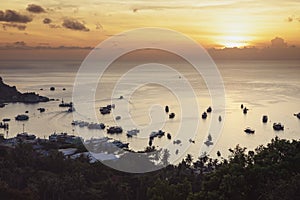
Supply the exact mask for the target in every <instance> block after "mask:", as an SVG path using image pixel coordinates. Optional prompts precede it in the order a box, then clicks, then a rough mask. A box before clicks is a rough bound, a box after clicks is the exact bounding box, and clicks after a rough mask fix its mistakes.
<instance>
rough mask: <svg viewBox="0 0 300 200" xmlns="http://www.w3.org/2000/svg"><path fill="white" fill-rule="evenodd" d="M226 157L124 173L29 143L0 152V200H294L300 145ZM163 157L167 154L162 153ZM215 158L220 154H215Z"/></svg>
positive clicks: (277, 144) (276, 142)
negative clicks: (40, 150)
mask: <svg viewBox="0 0 300 200" xmlns="http://www.w3.org/2000/svg"><path fill="white" fill-rule="evenodd" d="M230 151H231V155H230V156H229V158H228V160H226V159H221V160H217V159H212V158H209V157H208V156H202V157H200V158H198V159H196V160H194V158H193V157H192V156H191V155H188V156H187V157H186V158H185V159H184V160H182V162H181V163H179V164H178V165H176V166H174V165H168V166H167V167H166V168H163V169H161V170H159V171H156V172H151V173H146V174H127V173H122V172H119V171H115V170H113V169H110V168H108V167H106V166H105V165H103V164H102V163H100V162H98V163H94V164H90V163H89V162H88V160H87V159H86V158H83V157H81V158H78V159H76V160H72V159H66V158H64V157H63V155H62V154H61V153H59V152H58V151H57V150H53V151H50V153H49V155H48V156H43V155H41V154H39V153H38V152H36V151H34V150H33V148H32V146H31V145H28V144H22V145H20V146H18V147H16V148H15V149H9V148H4V147H1V148H0V199H43V200H48V199H49V200H54V199H67V200H68V199H114V200H115V199H124V200H125V199H149V200H159V199H172V200H176V199H178V200H182V199H189V200H195V199H204V200H210V199H241V200H243V199H245V200H246V199H269V200H274V199H298V198H299V197H300V171H299V170H300V142H299V141H295V140H294V141H287V140H280V139H278V138H275V139H273V140H272V141H271V143H269V144H268V145H267V146H266V147H264V146H260V147H258V148H257V149H256V150H255V151H248V152H247V151H246V149H245V148H241V147H239V146H237V147H235V148H234V149H230ZM166 153H167V152H166ZM218 156H219V155H218Z"/></svg>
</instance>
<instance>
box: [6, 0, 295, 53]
mask: <svg viewBox="0 0 300 200" xmlns="http://www.w3.org/2000/svg"><path fill="white" fill-rule="evenodd" d="M30 4H33V6H32V5H31V7H30V6H29V5H30ZM7 10H12V11H14V12H16V13H17V14H18V15H21V18H16V19H13V18H10V17H9V14H10V13H7ZM22 16H23V17H24V16H27V17H29V18H30V19H31V21H29V20H27V21H26V20H23V21H22ZM0 24H1V29H0V45H1V46H2V47H3V46H5V45H6V46H9V45H24V44H25V45H28V46H49V47H58V46H76V47H77V46H78V47H86V46H91V47H94V46H96V45H97V44H98V43H99V42H101V41H102V40H103V39H105V38H107V37H109V36H110V35H114V34H117V33H120V32H123V31H127V30H130V29H134V28H143V27H162V28H168V29H173V30H176V31H179V32H181V33H183V34H186V35H188V36H190V37H191V38H193V39H194V40H196V41H198V42H199V43H200V44H202V45H203V46H204V47H207V48H212V47H214V48H224V47H244V46H256V47H265V46H266V45H268V44H269V42H270V40H271V39H273V38H275V37H276V36H279V37H282V38H284V39H285V41H287V43H288V44H290V45H298V46H299V45H300V38H299V35H300V1H298V0H286V1H282V0H268V1H260V0H251V1H239V0H228V1H223V0H222V1H221V0H209V1H208V0H207V1H196V0H185V1H184V0H174V1H172V2H170V1H164V0H160V1H156V0H155V1H148V0H147V1H146V0H138V1H137V0H128V1H121V0H106V1H104V0H87V1H86V0H76V1H75V0H69V1H66V0H48V1H20V0H10V1H3V2H2V3H1V8H0ZM16 42H19V43H16ZM22 42H23V43H22Z"/></svg>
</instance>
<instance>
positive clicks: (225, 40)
mask: <svg viewBox="0 0 300 200" xmlns="http://www.w3.org/2000/svg"><path fill="white" fill-rule="evenodd" d="M248 41H249V38H248V37H245V36H223V37H222V38H220V40H219V41H218V43H219V44H220V46H223V48H234V47H237V48H241V47H245V46H249V45H250V44H249V42H248Z"/></svg>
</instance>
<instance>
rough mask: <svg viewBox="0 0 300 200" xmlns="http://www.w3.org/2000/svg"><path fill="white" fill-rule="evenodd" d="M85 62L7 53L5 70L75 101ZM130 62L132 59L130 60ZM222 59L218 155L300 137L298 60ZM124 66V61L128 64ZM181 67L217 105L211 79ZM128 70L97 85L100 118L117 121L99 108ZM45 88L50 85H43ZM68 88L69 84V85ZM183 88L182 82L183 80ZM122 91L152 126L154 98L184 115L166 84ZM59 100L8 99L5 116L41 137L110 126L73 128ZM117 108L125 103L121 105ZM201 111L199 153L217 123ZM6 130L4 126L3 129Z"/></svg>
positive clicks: (0, 71) (135, 144) (13, 79)
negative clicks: (277, 127) (276, 126)
mask: <svg viewBox="0 0 300 200" xmlns="http://www.w3.org/2000/svg"><path fill="white" fill-rule="evenodd" d="M80 64H81V63H80V62H77V61H64V62H62V61H0V75H1V76H2V77H3V79H4V81H5V82H6V83H7V84H9V85H16V86H17V88H18V89H19V90H20V91H22V92H27V91H34V92H37V93H39V94H40V95H45V96H48V97H50V98H55V99H64V101H67V102H68V101H71V99H72V90H73V83H74V80H75V76H76V73H77V70H78V68H79V66H80ZM127 65H132V64H130V63H129V64H128V63H127ZM175 65H176V64H175ZM217 66H218V68H219V70H220V73H221V75H222V78H223V81H224V85H225V89H226V110H225V112H226V117H224V118H223V120H225V121H224V127H223V129H222V132H221V136H220V138H219V140H218V141H214V139H215V138H213V141H214V142H215V143H216V145H215V147H214V149H213V150H212V152H211V155H215V154H216V151H218V150H219V151H220V152H221V153H222V154H223V155H227V154H228V149H229V148H232V147H234V146H236V145H237V144H239V145H241V146H244V147H247V148H248V149H253V148H255V147H257V146H258V145H264V144H266V143H268V142H270V140H271V139H272V138H274V137H275V136H279V137H280V138H287V139H299V138H300V131H299V130H300V120H299V119H297V118H296V117H295V116H293V114H294V113H298V112H300V104H299V100H300V62H299V61H219V62H218V63H217ZM119 67H120V68H119V69H121V67H122V66H119ZM180 67H181V69H182V70H183V71H184V76H185V77H186V78H187V79H188V80H189V81H191V84H192V86H193V88H194V89H195V91H196V96H197V102H198V105H199V107H200V110H201V112H203V111H204V110H205V109H206V108H207V107H208V106H210V105H211V99H210V96H209V92H208V91H207V88H206V85H205V83H204V81H203V80H202V79H201V77H199V75H198V74H195V72H194V71H191V70H189V69H185V66H180ZM122 73H123V71H122V70H118V68H115V69H112V70H110V71H108V72H107V74H106V76H105V78H104V79H103V80H101V83H100V84H99V85H98V88H97V94H96V100H95V101H91V102H90V103H95V104H96V108H97V113H98V114H97V117H98V119H99V121H100V122H103V123H105V124H108V125H110V126H112V125H115V124H117V123H118V122H117V121H115V120H114V117H113V116H112V115H105V116H101V115H100V114H99V111H98V108H99V107H100V106H105V105H107V104H109V103H110V102H111V101H110V100H111V95H110V94H111V93H110V91H111V90H112V88H113V86H114V84H115V83H116V81H117V80H118V78H119V77H120V75H121V74H122ZM157 73H159V72H157V71H153V70H152V69H151V68H149V69H147V72H141V73H139V74H138V75H137V77H136V78H138V79H143V77H145V76H149V74H150V75H151V74H153V76H154V77H155V74H157ZM177 79H178V77H170V81H171V82H172V81H174V84H175V86H176V84H177V82H176V81H175V80H177ZM51 86H54V87H55V88H56V90H55V91H50V90H49V88H50V87H51ZM41 88H43V90H40V89H41ZM63 88H66V90H65V91H64V90H62V89H63ZM178 88H179V89H180V85H178ZM0 95H1V94H0ZM123 95H124V100H126V101H128V102H129V108H130V114H131V117H132V118H133V120H134V121H135V123H136V125H137V126H147V124H148V123H150V122H151V117H150V115H149V112H150V113H151V108H152V106H153V105H161V108H160V109H161V110H162V109H163V107H164V106H165V105H169V106H170V108H171V109H172V111H173V112H175V113H176V116H180V112H181V108H180V104H179V102H178V101H177V100H176V98H175V97H174V94H172V93H171V92H170V91H168V90H167V89H166V88H164V87H162V86H159V85H155V84H148V85H144V86H141V87H140V88H138V90H136V91H135V93H134V94H133V95H132V96H131V97H128V94H126V91H124V94H123ZM87 103H89V102H87ZM241 103H243V104H244V105H245V106H247V107H248V108H249V109H250V110H249V112H248V114H247V115H244V114H243V112H242V110H241V108H240V104H241ZM58 104H59V102H57V101H53V102H48V103H40V104H33V105H26V104H22V103H15V104H8V105H7V106H6V107H5V108H1V109H0V119H2V118H11V119H12V121H11V122H10V129H9V132H8V137H12V136H15V135H16V134H17V133H20V132H22V128H23V124H25V131H26V132H29V133H33V134H35V135H37V136H38V137H41V138H44V137H48V136H49V135H50V134H52V133H53V132H67V133H70V134H72V133H73V134H75V135H80V136H81V137H83V138H85V139H88V138H91V137H97V136H98V135H101V134H105V132H103V131H102V132H101V131H100V130H93V131H91V130H88V129H87V128H82V129H80V132H78V131H77V130H74V127H72V126H71V122H72V120H73V115H72V114H71V113H67V112H66V111H65V109H63V108H59V107H58ZM75 106H76V105H75ZM39 107H44V108H46V112H45V113H39V111H38V110H37V108H39ZM116 109H118V107H117V106H116ZM149 109H150V111H149ZM25 111H29V114H28V115H29V116H30V120H29V121H27V122H17V121H15V120H14V117H15V116H16V115H18V114H22V113H24V112H25ZM201 112H200V113H199V120H200V126H199V128H198V130H197V132H198V133H199V134H198V135H197V137H196V138H195V144H191V146H190V148H189V150H188V152H187V153H191V154H192V155H193V156H194V157H198V156H199V146H200V145H202V144H203V139H204V138H205V137H206V136H207V134H208V133H207V131H208V127H209V125H210V116H208V118H207V120H202V119H201ZM213 112H218V111H213ZM264 114H266V115H268V116H269V122H268V123H266V124H263V123H262V122H261V117H262V115H264ZM121 120H126V119H121ZM87 121H88V119H87ZM273 122H281V123H282V124H284V126H285V130H284V131H280V132H276V131H274V130H273V128H272V124H273ZM180 123H181V122H180V120H179V117H176V118H175V119H174V120H166V122H165V124H164V126H163V129H164V130H166V131H167V132H170V133H174V132H176V130H178V128H179V126H180ZM246 127H251V128H253V129H255V134H253V135H248V134H246V133H244V131H243V130H244V129H245V128H246ZM153 131H154V130H153ZM1 132H3V130H0V133H1ZM100 132H101V134H100ZM147 134H148V135H149V134H150V133H141V135H147ZM114 137H115V138H118V139H120V140H122V141H124V142H129V143H130V147H131V148H133V149H135V150H142V149H144V148H145V147H146V146H147V144H148V140H147V139H146V138H143V137H138V138H129V139H128V138H127V137H126V134H122V135H120V136H114ZM168 142H170V141H168V140H167V139H166V138H164V139H157V140H155V146H164V145H165V144H166V143H168Z"/></svg>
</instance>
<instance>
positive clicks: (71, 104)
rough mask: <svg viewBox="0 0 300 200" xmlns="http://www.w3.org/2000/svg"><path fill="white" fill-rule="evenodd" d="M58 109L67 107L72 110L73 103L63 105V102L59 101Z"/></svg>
mask: <svg viewBox="0 0 300 200" xmlns="http://www.w3.org/2000/svg"><path fill="white" fill-rule="evenodd" d="M58 106H59V107H69V108H72V107H73V103H72V102H70V103H65V102H64V100H61V103H60V104H59V105H58Z"/></svg>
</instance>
